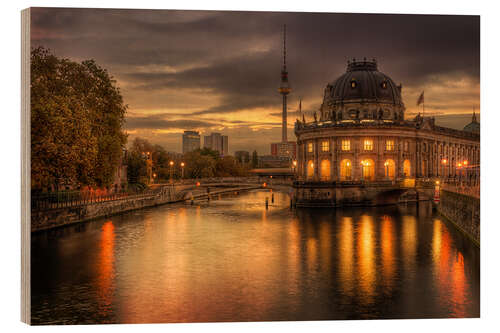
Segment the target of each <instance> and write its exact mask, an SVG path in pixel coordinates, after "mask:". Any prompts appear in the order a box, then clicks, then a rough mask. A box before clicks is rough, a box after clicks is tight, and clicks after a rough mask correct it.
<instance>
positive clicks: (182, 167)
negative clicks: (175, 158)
mask: <svg viewBox="0 0 500 333" xmlns="http://www.w3.org/2000/svg"><path fill="white" fill-rule="evenodd" d="M184 165H185V164H184V162H181V169H182V178H183V179H184Z"/></svg>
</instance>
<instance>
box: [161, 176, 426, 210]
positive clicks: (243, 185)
mask: <svg viewBox="0 0 500 333" xmlns="http://www.w3.org/2000/svg"><path fill="white" fill-rule="evenodd" d="M158 186H161V187H163V188H164V189H165V190H167V191H174V194H173V197H175V200H176V201H182V200H190V199H204V198H209V197H210V196H213V195H217V194H221V193H228V192H239V191H246V190H252V189H272V190H273V191H279V192H283V193H286V194H288V195H290V198H291V200H292V204H293V205H295V206H297V207H342V206H378V205H390V204H397V203H399V202H409V201H421V200H432V197H433V194H434V189H435V180H433V179H425V180H424V179H419V180H415V179H402V180H400V181H390V180H387V181H342V182H340V181H333V182H314V181H307V182H306V181H297V180H292V179H288V178H280V179H276V178H272V177H270V176H269V177H250V178H222V179H205V180H200V181H196V182H190V183H189V184H186V183H184V184H182V183H176V184H161V185H160V184H159V185H158Z"/></svg>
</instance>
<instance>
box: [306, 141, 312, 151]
mask: <svg viewBox="0 0 500 333" xmlns="http://www.w3.org/2000/svg"><path fill="white" fill-rule="evenodd" d="M307 152H309V153H312V152H313V143H312V142H309V143H308V144H307Z"/></svg>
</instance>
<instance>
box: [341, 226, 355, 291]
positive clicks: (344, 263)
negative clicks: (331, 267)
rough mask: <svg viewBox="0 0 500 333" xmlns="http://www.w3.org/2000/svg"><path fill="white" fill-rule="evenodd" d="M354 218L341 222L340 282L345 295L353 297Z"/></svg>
mask: <svg viewBox="0 0 500 333" xmlns="http://www.w3.org/2000/svg"><path fill="white" fill-rule="evenodd" d="M353 231H354V229H353V222H352V218H350V217H344V218H343V219H342V220H341V221H340V233H339V240H338V241H339V247H338V250H339V256H338V257H339V265H338V267H339V281H340V286H341V287H342V293H343V294H344V295H348V296H352V295H353V290H354V250H353V247H354V233H353Z"/></svg>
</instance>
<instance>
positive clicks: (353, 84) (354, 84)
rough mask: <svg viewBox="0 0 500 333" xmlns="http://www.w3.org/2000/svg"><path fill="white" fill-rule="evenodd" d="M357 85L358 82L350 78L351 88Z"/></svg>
mask: <svg viewBox="0 0 500 333" xmlns="http://www.w3.org/2000/svg"><path fill="white" fill-rule="evenodd" d="M357 85H358V84H357V83H356V80H354V79H352V81H351V88H352V89H354V88H356V86H357Z"/></svg>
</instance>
